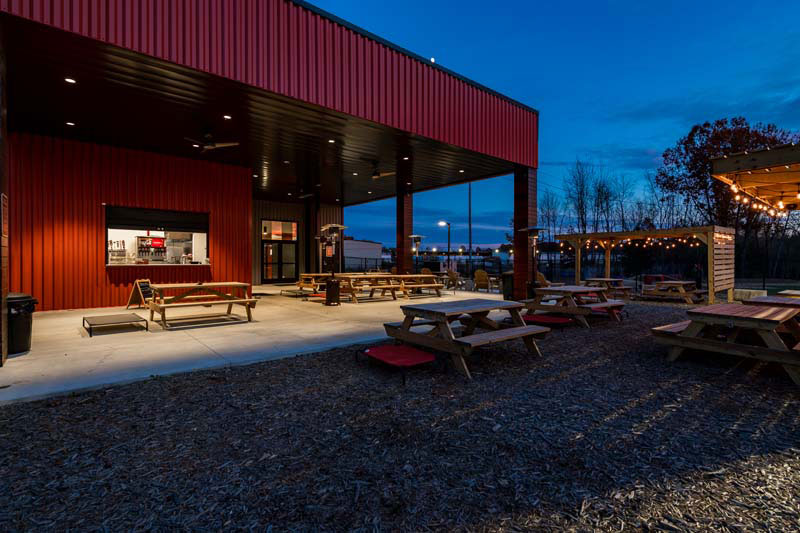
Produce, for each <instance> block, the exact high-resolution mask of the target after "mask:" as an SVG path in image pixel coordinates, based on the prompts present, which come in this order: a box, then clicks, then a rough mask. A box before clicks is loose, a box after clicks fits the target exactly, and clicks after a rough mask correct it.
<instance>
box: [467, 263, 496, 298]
mask: <svg viewBox="0 0 800 533" xmlns="http://www.w3.org/2000/svg"><path fill="white" fill-rule="evenodd" d="M474 277H475V284H474V286H473V287H472V290H474V291H480V290H481V289H484V290H485V291H486V292H492V290H494V289H495V284H494V282H492V279H491V278H490V277H489V273H488V272H486V271H485V270H481V269H478V270H476V271H475V275H474Z"/></svg>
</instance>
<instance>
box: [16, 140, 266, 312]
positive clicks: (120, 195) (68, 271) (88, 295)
mask: <svg viewBox="0 0 800 533" xmlns="http://www.w3.org/2000/svg"><path fill="white" fill-rule="evenodd" d="M9 177H10V184H9V200H10V215H11V216H10V226H11V227H10V231H11V265H10V271H11V276H10V285H11V290H12V291H22V292H27V293H29V294H32V295H33V296H35V297H36V298H38V299H39V302H40V305H39V309H41V310H50V309H74V308H83V307H105V306H115V305H124V304H125V302H126V301H127V298H128V294H129V292H130V288H131V283H132V281H133V280H134V279H136V278H149V279H150V280H151V281H153V282H189V281H207V280H214V281H243V282H247V283H250V280H251V264H252V261H251V257H252V252H251V246H250V231H251V230H250V222H251V221H250V212H251V204H252V194H251V190H250V172H249V170H248V169H246V168H240V167H234V166H229V165H221V164H217V163H209V162H205V161H196V160H191V159H183V158H179V157H173V156H165V155H159V154H152V153H148V152H141V151H136V150H128V149H123V148H114V147H110V146H101V145H95V144H89V143H82V142H77V141H70V140H64V139H58V138H51V137H41V136H36V135H28V134H19V133H14V134H11V136H10V137H9ZM104 203H105V204H109V205H122V206H131V207H144V208H151V209H174V210H182V211H199V212H207V213H209V223H210V228H209V256H210V258H211V266H201V265H194V266H185V267H181V266H130V267H128V266H115V267H106V266H105V220H104V217H105V211H104V207H103V204H104Z"/></svg>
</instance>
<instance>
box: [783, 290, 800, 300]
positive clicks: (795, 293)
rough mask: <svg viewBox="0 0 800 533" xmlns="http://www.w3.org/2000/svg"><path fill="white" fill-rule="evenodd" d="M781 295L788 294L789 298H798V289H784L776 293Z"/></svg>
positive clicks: (799, 293)
mask: <svg viewBox="0 0 800 533" xmlns="http://www.w3.org/2000/svg"><path fill="white" fill-rule="evenodd" d="M778 294H779V295H781V296H788V297H789V298H800V291H793V290H786V291H781V292H779V293H778Z"/></svg>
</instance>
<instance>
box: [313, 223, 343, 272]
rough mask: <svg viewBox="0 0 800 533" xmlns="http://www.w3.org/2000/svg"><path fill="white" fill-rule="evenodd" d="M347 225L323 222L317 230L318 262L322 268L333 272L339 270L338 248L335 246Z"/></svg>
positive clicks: (340, 239) (338, 243) (339, 241)
mask: <svg viewBox="0 0 800 533" xmlns="http://www.w3.org/2000/svg"><path fill="white" fill-rule="evenodd" d="M346 228H347V226H342V225H341V224H325V225H324V226H322V227H321V228H320V231H319V257H320V260H319V264H320V266H321V267H322V270H323V271H325V272H330V273H331V274H334V273H335V272H336V271H337V270H340V268H339V267H340V266H341V265H340V264H339V258H340V256H341V254H340V253H338V252H340V250H337V246H338V245H340V243H341V241H342V234H343V232H344V230H345V229H346Z"/></svg>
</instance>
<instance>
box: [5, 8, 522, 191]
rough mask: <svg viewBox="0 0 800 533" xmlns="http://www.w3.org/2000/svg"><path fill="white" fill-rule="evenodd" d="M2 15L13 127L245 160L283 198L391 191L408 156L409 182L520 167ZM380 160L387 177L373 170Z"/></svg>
mask: <svg viewBox="0 0 800 533" xmlns="http://www.w3.org/2000/svg"><path fill="white" fill-rule="evenodd" d="M0 24H1V25H2V32H3V39H4V46H5V49H6V53H7V80H8V112H9V129H10V130H11V131H15V130H16V131H25V132H29V133H35V134H41V135H49V136H57V137H66V138H72V139H76V140H82V141H86V142H93V143H99V144H110V145H115V146H124V147H129V148H135V149H141V150H147V151H153V152H158V153H166V154H172V155H179V156H184V157H190V158H196V159H207V160H210V161H215V162H221V163H227V164H233V165H239V166H244V167H247V168H249V169H251V171H252V174H253V176H254V177H253V189H254V193H255V194H256V195H257V196H260V197H265V198H271V199H276V200H290V201H291V200H296V199H297V198H298V197H301V196H305V195H307V194H309V193H312V192H313V191H319V192H320V198H321V201H323V202H330V203H333V202H336V201H340V202H341V203H342V204H343V205H354V204H359V203H364V202H368V201H373V200H377V199H381V198H389V197H392V196H394V195H395V193H396V180H395V176H393V175H392V173H393V172H394V171H395V169H396V162H397V161H398V160H399V159H400V158H403V157H409V158H410V160H411V162H412V168H413V175H412V178H411V180H410V183H412V189H413V191H414V192H419V191H425V190H430V189H435V188H439V187H443V186H448V185H453V184H457V183H463V182H466V181H473V180H477V179H483V178H487V177H493V176H498V175H503V174H508V173H511V172H513V169H514V164H513V163H510V162H508V161H504V160H501V159H498V158H494V157H491V156H487V155H484V154H480V153H477V152H473V151H470V150H466V149H464V148H460V147H456V146H453V145H449V144H445V143H442V142H439V141H434V140H431V139H428V138H424V137H421V136H417V135H411V134H409V133H407V132H403V131H401V130H397V129H394V128H391V127H388V126H384V125H380V124H377V123H374V122H370V121H367V120H364V119H360V118H356V117H352V116H349V115H346V114H343V113H340V112H336V111H332V110H330V109H326V108H323V107H320V106H316V105H313V104H309V103H306V102H301V101H299V100H294V99H291V98H288V97H285V96H282V95H277V94H275V93H270V92H268V91H265V90H262V89H258V88H255V87H252V86H249V85H245V84H242V83H239V82H235V81H231V80H228V79H225V78H221V77H218V76H214V75H211V74H207V73H204V72H200V71H197V70H194V69H190V68H186V67H182V66H179V65H176V64H173V63H169V62H166V61H163V60H160V59H156V58H153V57H150V56H146V55H142V54H138V53H136V52H132V51H130V50H126V49H122V48H118V47H115V46H111V45H108V44H105V43H102V42H100V41H96V40H93V39H89V38H85V37H80V36H76V35H75V34H72V33H69V32H65V31H62V30H57V29H53V28H51V27H48V26H45V25H42V24H38V23H34V22H30V21H27V20H24V19H21V18H18V17H15V16H12V15H7V14H3V15H0ZM66 77H70V78H74V79H75V80H77V83H75V84H68V83H65V81H64V78H66ZM224 115H229V116H231V117H232V118H231V119H230V120H225V119H224V118H223V116H224ZM67 122H73V123H74V124H75V126H67V125H66V123H67ZM206 134H210V135H212V136H213V138H214V141H216V142H228V141H234V142H239V143H241V144H240V146H238V147H233V148H224V149H220V150H215V151H212V152H207V153H201V152H200V150H199V149H197V148H193V147H192V143H190V142H188V141H186V140H185V139H184V138H185V137H191V138H202V136H204V135H206ZM330 141H333V142H330ZM375 172H378V173H379V174H381V175H383V177H379V178H377V179H373V177H372V175H373V173H375Z"/></svg>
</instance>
